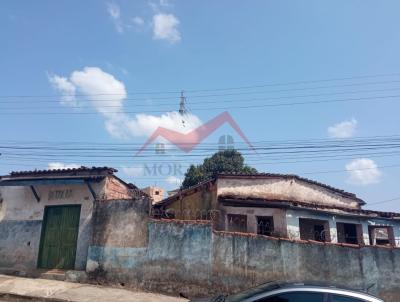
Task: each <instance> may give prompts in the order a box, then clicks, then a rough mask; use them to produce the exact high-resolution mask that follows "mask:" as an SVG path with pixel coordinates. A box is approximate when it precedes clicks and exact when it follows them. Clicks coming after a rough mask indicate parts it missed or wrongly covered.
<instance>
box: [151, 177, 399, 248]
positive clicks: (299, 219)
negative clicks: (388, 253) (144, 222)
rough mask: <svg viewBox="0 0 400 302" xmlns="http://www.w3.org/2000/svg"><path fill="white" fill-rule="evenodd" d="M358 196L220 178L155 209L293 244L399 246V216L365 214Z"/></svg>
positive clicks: (298, 183)
mask: <svg viewBox="0 0 400 302" xmlns="http://www.w3.org/2000/svg"><path fill="white" fill-rule="evenodd" d="M363 205H365V202H364V201H363V200H361V199H360V198H358V197H357V196H356V195H355V194H352V193H348V192H345V191H343V190H340V189H337V188H333V187H331V186H328V185H325V184H322V183H319V182H316V181H313V180H310V179H306V178H303V177H299V176H297V175H283V174H270V173H261V174H219V175H218V176H217V177H216V178H215V179H212V180H209V181H206V182H203V183H200V184H198V185H196V186H193V187H191V188H188V189H186V190H181V191H179V192H177V193H176V194H175V195H173V196H170V197H168V198H166V199H164V200H163V201H161V202H160V203H158V204H156V205H155V206H154V214H155V215H156V216H157V215H158V216H163V217H166V218H176V219H184V220H185V219H189V220H190V219H200V220H205V219H206V220H213V222H214V227H215V228H216V229H217V230H224V231H232V232H242V233H254V234H261V235H267V236H274V237H283V238H289V239H294V240H314V241H326V242H334V243H347V244H359V245H391V246H400V214H398V213H387V212H379V211H370V210H364V209H362V206H363Z"/></svg>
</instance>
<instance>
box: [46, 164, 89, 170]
mask: <svg viewBox="0 0 400 302" xmlns="http://www.w3.org/2000/svg"><path fill="white" fill-rule="evenodd" d="M80 167H81V165H77V164H65V163H61V162H52V163H49V164H48V169H49V170H57V169H77V168H80Z"/></svg>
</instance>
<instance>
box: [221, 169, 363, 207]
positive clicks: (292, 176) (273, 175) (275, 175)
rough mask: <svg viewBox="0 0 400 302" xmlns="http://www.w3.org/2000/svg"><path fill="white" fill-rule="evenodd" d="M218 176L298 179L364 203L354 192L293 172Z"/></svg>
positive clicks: (222, 175) (223, 174)
mask: <svg viewBox="0 0 400 302" xmlns="http://www.w3.org/2000/svg"><path fill="white" fill-rule="evenodd" d="M218 177H223V178H229V177H232V178H283V179H296V180H300V181H303V182H307V183H309V184H312V185H316V186H320V187H323V188H325V189H328V190H330V191H334V192H336V193H339V194H341V195H343V196H346V197H350V198H355V199H358V200H360V201H362V203H364V201H363V200H361V199H359V198H358V197H357V196H356V194H354V193H350V192H346V191H344V190H341V189H338V188H335V187H332V186H330V185H327V184H324V183H322V182H318V181H315V180H312V179H308V178H305V177H301V176H298V175H295V174H279V173H235V172H229V173H226V172H223V173H220V174H218Z"/></svg>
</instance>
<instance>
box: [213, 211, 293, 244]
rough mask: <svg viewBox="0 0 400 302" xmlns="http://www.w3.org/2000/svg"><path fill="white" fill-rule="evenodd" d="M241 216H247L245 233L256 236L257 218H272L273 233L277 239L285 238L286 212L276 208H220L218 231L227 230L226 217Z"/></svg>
mask: <svg viewBox="0 0 400 302" xmlns="http://www.w3.org/2000/svg"><path fill="white" fill-rule="evenodd" d="M228 214H242V215H246V216H247V232H249V233H253V234H257V216H273V219H274V233H275V234H276V235H277V236H278V237H287V227H286V210H285V209H277V208H247V207H230V206H220V215H219V218H220V220H221V221H220V223H219V225H218V229H219V230H227V225H228V222H227V215H228Z"/></svg>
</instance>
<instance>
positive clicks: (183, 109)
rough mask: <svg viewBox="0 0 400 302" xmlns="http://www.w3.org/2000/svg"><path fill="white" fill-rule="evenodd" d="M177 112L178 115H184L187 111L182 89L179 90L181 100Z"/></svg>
mask: <svg viewBox="0 0 400 302" xmlns="http://www.w3.org/2000/svg"><path fill="white" fill-rule="evenodd" d="M179 113H180V115H185V114H186V113H187V110H186V97H185V91H183V90H182V91H181V101H180V103H179Z"/></svg>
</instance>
